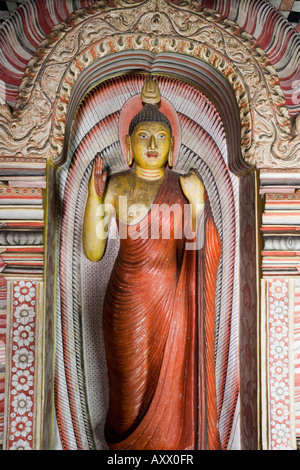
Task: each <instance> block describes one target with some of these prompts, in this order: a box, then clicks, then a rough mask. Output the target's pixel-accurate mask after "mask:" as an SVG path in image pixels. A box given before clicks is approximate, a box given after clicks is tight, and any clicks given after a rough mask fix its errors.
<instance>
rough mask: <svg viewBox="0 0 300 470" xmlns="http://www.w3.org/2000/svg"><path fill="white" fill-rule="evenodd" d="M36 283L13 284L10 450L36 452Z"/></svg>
mask: <svg viewBox="0 0 300 470" xmlns="http://www.w3.org/2000/svg"><path fill="white" fill-rule="evenodd" d="M35 305H36V282H34V281H24V280H19V281H13V308H14V310H13V323H12V358H11V361H12V362H11V390H10V396H11V399H10V423H9V442H10V446H9V449H12V450H18V449H22V450H27V449H32V442H33V427H34V420H33V407H34V373H35V316H36V312H35Z"/></svg>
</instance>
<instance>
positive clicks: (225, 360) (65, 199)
mask: <svg viewBox="0 0 300 470" xmlns="http://www.w3.org/2000/svg"><path fill="white" fill-rule="evenodd" d="M143 80H144V78H143V77H137V78H135V79H133V78H131V77H128V76H127V77H123V78H121V79H116V80H113V81H112V83H111V84H110V86H108V87H107V90H106V89H105V87H102V90H101V86H100V87H99V92H100V91H102V94H101V93H99V98H98V95H97V92H96V91H93V92H92V94H91V95H90V98H88V99H87V100H86V102H85V105H86V106H82V107H81V108H80V110H79V114H78V115H77V119H76V120H75V124H74V128H73V132H72V134H71V139H70V149H69V156H68V159H67V162H66V164H65V165H64V167H63V168H62V169H61V170H60V171H59V174H58V180H59V198H60V201H61V203H62V206H61V211H62V212H61V213H62V224H61V227H59V233H58V235H59V236H58V239H59V240H60V251H61V256H60V259H59V266H60V268H59V272H60V278H59V285H58V289H57V290H58V293H59V292H62V295H61V296H60V295H59V294H58V295H59V298H58V310H59V312H60V314H59V322H58V323H59V326H58V339H59V340H60V339H61V342H62V344H63V345H64V346H63V347H62V346H60V348H59V351H58V358H59V362H58V364H57V374H58V377H57V383H58V384H59V386H58V388H57V398H58V401H57V403H58V416H59V422H60V423H61V426H65V429H61V431H62V441H63V445H64V446H65V448H86V446H87V447H88V448H89V446H93V443H92V436H90V437H87V436H86V435H85V434H84V433H85V432H87V428H86V429H85V430H84V429H83V428H84V427H85V424H87V423H88V420H89V418H88V416H87V415H86V413H87V406H85V405H84V400H85V399H86V397H84V393H85V392H84V391H83V395H82V396H81V398H80V397H79V396H76V394H75V395H74V390H75V389H76V388H75V387H74V381H75V384H76V381H79V382H80V383H81V384H83V382H82V380H83V377H80V376H76V374H79V375H80V374H81V371H82V364H81V362H80V356H81V352H80V351H77V353H76V351H75V349H76V348H75V345H72V344H71V343H70V342H69V341H70V335H69V333H70V332H71V331H74V332H75V343H76V345H77V346H76V347H79V346H78V345H79V344H80V341H81V340H82V338H81V335H82V331H80V328H81V324H80V322H81V321H82V320H81V319H80V318H81V314H82V306H81V302H82V300H81V290H80V289H81V284H80V281H79V279H78V278H77V276H79V278H80V276H81V273H80V259H79V258H80V253H81V222H80V221H81V217H82V216H83V211H84V205H85V197H86V196H85V194H86V189H87V183H88V177H89V172H90V170H91V162H92V160H93V158H94V155H95V150H96V148H97V151H102V152H103V158H104V162H105V166H106V165H108V163H109V164H110V166H111V157H112V156H113V158H114V160H113V161H112V165H113V166H114V167H115V169H116V168H120V165H123V167H124V160H123V157H122V156H121V155H120V147H118V144H117V142H118V133H117V132H116V129H117V122H118V112H115V114H114V113H113V114H111V115H110V116H108V117H106V118H105V116H106V112H105V106H104V107H103V103H105V96H106V95H105V93H106V92H107V93H110V95H109V96H110V97H111V96H114V98H113V99H112V102H111V109H112V111H113V109H115V108H118V107H119V109H121V107H122V103H124V102H125V101H126V100H127V99H128V98H129V97H130V96H131V95H132V94H135V93H139V92H140V89H141V84H142V82H143ZM108 83H109V82H108ZM171 83H172V84H173V87H170V86H169V85H170V84H171ZM115 84H116V85H117V86H116V85H115ZM175 85H176V81H175V80H170V79H160V88H161V92H162V96H165V97H166V98H167V99H169V101H170V102H171V103H173V105H174V107H175V108H178V109H177V112H178V113H179V116H180V119H181V123H182V147H181V152H180V158H179V159H178V164H177V170H178V171H180V172H181V171H186V168H190V167H191V166H192V167H195V168H196V169H198V170H199V171H200V173H201V175H202V176H203V179H204V182H205V185H206V187H207V190H208V193H209V196H210V199H211V202H212V207H213V210H214V216H215V220H216V223H217V225H218V227H219V228H220V230H221V227H222V226H223V227H226V229H225V231H224V230H223V231H222V234H221V237H222V239H223V261H222V262H223V263H224V265H226V266H227V267H228V269H229V271H228V272H227V274H226V276H225V277H224V278H223V280H224V282H223V283H221V282H219V286H221V285H222V290H220V287H219V291H218V301H217V305H218V306H217V309H218V310H219V313H218V323H217V329H218V335H217V336H218V340H217V349H216V362H217V377H218V390H219V415H220V430H221V434H222V441H223V445H224V447H226V445H227V442H228V439H229V435H230V423H231V422H232V419H233V414H234V411H235V404H236V399H237V390H238V366H237V356H238V353H237V347H238V336H237V315H234V314H232V317H231V310H232V308H233V304H234V305H235V308H236V302H237V298H238V295H237V290H236V287H235V288H234V291H233V286H237V285H238V282H237V278H236V277H235V276H236V274H237V273H236V272H235V271H234V269H235V263H236V258H235V250H234V247H235V246H236V243H237V238H238V237H237V236H236V230H237V227H236V222H235V215H236V212H235V211H236V210H237V209H236V203H235V198H236V197H237V192H236V191H237V182H234V181H232V179H231V177H230V176H229V173H228V170H227V169H226V159H227V154H226V143H225V135H224V131H222V127H221V121H220V118H219V117H218V115H217V113H216V111H213V108H212V106H211V105H209V102H208V101H207V100H206V98H204V97H203V96H202V97H201V94H200V92H195V91H194V95H193V98H191V97H190V100H191V106H189V107H187V108H188V110H187V112H188V111H190V112H191V113H192V112H193V110H195V109H196V108H195V103H196V102H197V103H198V105H199V109H200V111H199V113H200V114H201V113H202V115H201V124H203V123H204V127H205V125H207V126H208V127H209V129H210V130H209V131H205V129H201V128H200V127H199V125H198V124H197V120H199V117H200V116H199V115H198V116H196V115H195V116H193V118H191V117H188V116H183V115H181V113H180V99H179V98H180V89H181V87H183V86H186V85H183V84H180V82H179V83H178V84H177V89H176V86H175ZM190 89H191V90H192V88H190ZM112 91H114V93H112ZM186 91H187V90H185V92H186ZM168 93H169V95H168ZM177 96H178V99H177ZM185 96H186V95H185ZM118 101H119V106H117V103H118ZM201 103H202V104H201ZM205 108H206V109H205ZM91 110H92V111H91ZM209 113H211V114H209ZM98 121H99V123H98V124H97V122H98ZM209 132H210V133H211V134H212V136H211V137H209ZM197 133H198V134H197ZM214 139H215V141H214ZM215 142H216V143H215ZM216 145H217V147H216ZM193 147H194V148H193ZM218 147H219V152H218ZM213 149H215V151H216V150H217V155H219V157H218V160H217V161H214V162H212V163H211V166H210V164H209V161H210V158H209V157H210V154H211V152H212V151H213ZM220 149H221V151H222V153H223V157H222V154H221V153H220ZM196 152H197V153H196ZM116 155H119V157H117V160H116V159H115V158H116V157H115V156H116ZM73 156H74V157H73ZM201 157H202V158H203V160H201V159H200V158H201ZM224 157H225V161H224ZM205 160H206V161H205ZM219 191H220V193H219ZM221 192H222V196H221ZM77 195H78V196H77ZM224 218H225V219H226V218H227V222H228V223H224V224H223V223H222V221H224ZM236 220H237V219H236ZM83 275H84V274H83ZM221 275H222V269H220V273H219V276H221ZM76 278H77V280H76V282H75V279H76ZM235 281H236V282H235ZM226 282H227V284H226ZM70 289H71V290H70ZM221 298H222V302H221ZM83 316H84V312H83ZM59 342H60V341H59ZM229 344H230V349H229ZM74 351H75V355H74ZM69 354H70V356H69V357H68V355H69ZM224 371H227V376H226V373H225V376H224ZM84 408H86V409H84ZM81 417H82V418H81ZM89 442H90V443H89Z"/></svg>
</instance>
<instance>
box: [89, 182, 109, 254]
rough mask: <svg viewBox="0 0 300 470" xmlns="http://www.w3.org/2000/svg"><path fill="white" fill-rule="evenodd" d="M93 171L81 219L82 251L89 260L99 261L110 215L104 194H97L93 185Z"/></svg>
mask: <svg viewBox="0 0 300 470" xmlns="http://www.w3.org/2000/svg"><path fill="white" fill-rule="evenodd" d="M93 179H94V173H93V174H92V177H91V181H90V184H89V194H88V199H87V203H86V207H85V214H84V221H83V238H82V242H83V251H84V254H85V256H86V257H87V258H88V259H89V260H90V261H99V260H100V259H101V258H102V256H103V254H104V251H105V247H106V240H107V230H108V222H109V218H110V216H111V211H110V209H109V206H108V205H106V204H105V201H104V196H98V195H97V193H96V190H95V187H94V181H93Z"/></svg>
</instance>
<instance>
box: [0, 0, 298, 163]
mask: <svg viewBox="0 0 300 470" xmlns="http://www.w3.org/2000/svg"><path fill="white" fill-rule="evenodd" d="M112 4H113V6H112V7H111V6H110V3H107V2H103V1H100V2H97V3H95V4H93V5H92V6H90V7H89V8H87V9H82V10H78V11H76V12H75V13H74V14H73V15H71V16H70V17H69V18H68V20H67V21H64V22H62V23H61V24H59V25H57V26H55V27H54V28H53V30H52V32H51V34H50V35H49V37H48V38H47V39H45V40H43V41H42V43H41V44H40V45H39V47H38V48H37V50H36V53H35V55H34V56H33V57H32V58H31V60H30V61H29V63H28V65H27V69H26V72H25V74H24V78H23V81H22V83H21V86H20V90H19V98H18V101H17V103H16V106H15V109H14V111H13V113H12V114H10V112H9V109H8V107H7V106H5V105H2V107H1V115H0V125H1V127H0V141H1V142H2V146H1V149H0V156H3V157H8V156H10V157H11V156H17V157H22V156H23V157H27V156H28V157H32V156H35V157H36V156H40V157H43V158H51V159H52V160H53V161H54V162H56V163H60V162H61V158H62V154H63V144H64V136H65V131H66V126H65V123H66V119H67V114H68V105H69V101H70V98H71V94H72V90H73V89H74V85H75V84H76V83H78V81H80V77H81V76H82V73H83V72H84V71H85V70H87V69H88V68H89V67H92V66H93V65H97V64H99V63H100V62H99V61H101V60H102V61H103V60H104V59H105V60H110V58H111V57H112V56H113V55H114V54H120V53H124V52H125V51H127V52H130V53H131V55H132V57H133V58H134V56H135V51H141V50H143V51H147V52H148V53H150V54H151V56H152V57H153V61H154V60H155V57H156V56H157V55H158V54H167V53H172V54H178V55H180V57H182V56H188V57H192V58H193V59H194V60H198V61H202V62H204V63H205V64H207V65H208V66H209V67H210V68H211V70H212V71H213V73H218V74H221V75H222V76H223V77H224V78H225V79H226V80H227V82H228V83H229V84H230V87H231V89H232V91H233V93H234V95H235V98H236V102H237V105H238V108H239V113H240V121H241V150H242V157H243V158H244V160H245V161H246V163H247V164H249V165H256V166H257V167H284V166H287V165H288V166H289V167H297V166H299V158H300V155H299V149H300V136H299V134H298V133H297V127H295V130H294V131H293V130H292V127H291V118H290V115H289V112H288V109H287V106H286V102H285V96H284V93H283V91H282V88H281V86H280V82H279V78H278V75H277V73H276V70H275V69H274V67H273V66H272V65H271V62H270V61H269V59H268V57H267V55H266V53H265V52H264V51H263V49H262V48H261V47H260V46H259V45H258V44H257V42H256V41H255V40H254V39H253V37H252V36H251V35H250V34H249V33H247V32H245V31H244V30H242V29H241V28H240V27H239V26H238V25H237V24H236V23H234V22H233V21H231V20H229V19H227V18H223V17H222V16H221V15H220V14H218V13H216V12H215V11H213V10H209V9H199V5H198V3H197V2H196V1H191V2H183V1H180V2H177V1H176V2H170V1H165V0H162V1H160V2H157V1H155V0H147V1H144V2H134V1H130V2H129V1H125V0H118V1H115V2H113V3H112ZM133 8H134V15H133V14H132V12H133ZM78 104H79V103H77V105H78Z"/></svg>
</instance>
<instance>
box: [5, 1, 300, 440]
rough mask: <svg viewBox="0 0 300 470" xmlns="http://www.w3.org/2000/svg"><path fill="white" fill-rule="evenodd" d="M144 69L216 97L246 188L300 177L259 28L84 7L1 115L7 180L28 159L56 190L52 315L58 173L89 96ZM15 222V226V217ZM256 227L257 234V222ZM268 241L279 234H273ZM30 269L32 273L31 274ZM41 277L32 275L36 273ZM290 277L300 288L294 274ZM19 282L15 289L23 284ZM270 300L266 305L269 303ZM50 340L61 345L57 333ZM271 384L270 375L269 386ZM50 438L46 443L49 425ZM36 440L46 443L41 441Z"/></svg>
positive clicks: (180, 12) (182, 10)
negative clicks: (12, 105) (55, 181)
mask: <svg viewBox="0 0 300 470" xmlns="http://www.w3.org/2000/svg"><path fill="white" fill-rule="evenodd" d="M133 11H134V14H132V13H133ZM134 71H137V72H140V71H142V72H146V73H149V72H151V73H154V74H158V75H167V76H174V77H176V78H177V79H182V80H184V81H186V82H188V83H190V84H191V85H192V86H194V87H195V88H200V89H201V90H202V92H203V93H204V94H205V95H206V96H207V97H208V98H209V99H210V100H211V101H212V103H214V104H215V106H216V108H217V110H218V112H219V113H220V116H221V118H222V121H223V124H224V128H225V132H226V136H227V148H228V165H229V168H230V170H231V171H233V173H235V174H236V175H238V176H240V177H241V188H246V187H247V186H249V179H250V180H251V184H253V175H254V173H251V170H256V169H261V170H262V171H261V175H262V178H261V180H260V184H261V187H262V189H261V191H264V192H267V189H266V188H267V187H268V186H273V189H274V186H275V187H276V188H277V190H278V186H281V187H282V186H285V183H284V184H280V183H279V182H280V179H279V178H278V175H279V174H280V173H278V172H280V171H281V170H282V171H284V172H286V170H287V168H288V169H289V171H290V170H292V173H291V175H292V178H294V180H296V185H297V171H298V167H299V157H300V155H299V149H300V136H299V133H298V130H297V125H298V124H297V122H298V121H297V119H295V126H294V127H293V126H292V124H293V121H294V120H293V119H292V117H291V115H290V113H289V109H288V107H287V105H286V102H285V94H284V92H283V90H282V88H281V86H280V79H279V76H278V74H277V72H276V70H275V68H274V66H273V65H272V64H271V61H270V59H269V57H268V55H267V54H266V52H265V51H264V50H263V49H262V48H261V47H260V45H259V44H258V43H257V42H256V40H255V39H254V38H253V37H252V36H251V35H250V34H249V33H247V32H246V31H245V30H243V29H242V28H240V27H239V26H238V25H237V24H236V23H234V22H233V21H232V20H229V19H228V18H224V17H222V16H221V15H220V14H219V13H217V12H216V11H214V10H210V9H207V8H200V7H199V5H198V3H197V2H193V1H192V2H189V3H188V4H187V3H185V2H176V1H174V2H170V1H164V0H163V1H159V2H157V1H155V0H146V1H143V2H137V3H131V2H129V3H126V2H123V1H121V0H120V1H118V2H112V3H110V2H101V1H100V2H96V3H94V4H93V5H90V7H88V8H86V9H83V10H78V11H77V12H75V13H74V14H72V15H71V16H70V17H69V18H68V19H67V20H66V21H64V22H62V23H60V24H59V25H57V26H55V27H54V28H53V30H52V32H51V34H50V35H49V37H48V38H46V39H44V41H43V42H42V43H41V44H40V45H39V47H38V48H37V50H36V53H35V55H34V56H33V57H32V59H31V60H30V61H29V63H28V65H27V68H26V71H25V74H24V77H23V80H22V83H21V85H20V91H19V97H18V100H17V102H16V106H15V108H14V111H13V112H11V111H10V109H9V107H8V106H6V105H5V104H4V105H2V106H1V114H0V141H1V148H0V158H1V167H2V170H1V172H2V173H1V174H2V175H3V179H4V181H10V186H16V185H18V184H20V183H18V182H17V183H16V182H15V183H11V181H13V179H12V178H11V172H12V171H14V170H15V168H18V171H19V172H20V175H25V176H22V179H21V181H22V182H23V180H24V178H25V180H24V181H26V182H27V183H26V184H27V185H28V184H30V185H31V186H32V187H35V186H34V184H36V181H37V180H38V179H39V178H40V180H41V182H40V183H39V184H40V185H41V186H42V187H45V189H46V191H47V193H46V194H47V196H46V206H47V207H49V209H48V210H47V211H46V215H47V217H46V226H47V227H48V229H47V231H46V239H47V237H48V241H47V243H45V246H44V247H45V250H46V257H45V258H44V259H45V265H44V269H45V271H46V267H48V271H47V273H48V274H47V278H44V279H43V278H42V277H39V276H40V275H39V274H38V273H37V272H36V273H34V276H37V278H36V279H37V282H38V283H41V285H42V283H43V282H44V284H45V285H46V286H47V289H46V293H44V296H43V301H44V302H45V303H44V304H43V303H42V302H41V303H40V304H39V308H40V310H41V312H43V313H42V315H45V308H46V309H48V319H49V318H51V315H53V306H52V303H51V300H50V301H49V300H47V296H46V294H48V296H49V299H51V290H52V289H53V286H52V281H51V279H53V278H52V276H51V266H50V264H51V262H52V261H51V260H52V257H53V256H54V246H53V243H52V241H53V234H52V233H51V231H52V230H53V221H52V218H53V217H54V213H51V211H50V207H52V210H54V206H52V204H53V202H52V194H53V187H52V186H51V185H52V183H51V178H53V177H54V173H55V169H57V168H60V167H62V165H63V164H64V163H65V162H66V159H67V155H68V144H69V138H70V133H71V128H72V122H73V119H74V116H75V113H76V110H77V109H78V106H79V105H80V103H81V102H82V100H83V98H84V97H85V96H86V95H87V94H88V92H89V91H90V90H91V89H92V88H93V87H94V86H96V85H98V84H99V83H101V82H104V81H106V80H108V79H109V78H110V77H113V76H119V75H121V74H126V73H129V72H134ZM46 167H47V184H46V183H45V179H44V175H45V169H46ZM26 174H27V175H28V178H27V179H26ZM243 175H246V176H245V178H244V177H243ZM249 175H250V176H249ZM285 175H286V173H285ZM290 180H291V177H290ZM285 181H286V179H285ZM258 184H259V182H258ZM290 186H295V183H294V184H293V182H292V183H290ZM273 189H272V191H270V193H272V192H273ZM278 191H279V190H278ZM279 192H280V191H279ZM253 194H254V193H253V191H252V196H253ZM256 211H258V207H256ZM257 213H258V212H257ZM267 216H268V214H267ZM266 218H267V217H265V219H266ZM253 219H254V218H253ZM284 225H286V224H284ZM24 227H26V224H24ZM10 229H11V230H13V229H14V226H13V224H12V226H11V228H10ZM265 233H266V231H265ZM252 235H253V236H255V230H254V232H253V234H252ZM267 235H269V232H268V233H267ZM268 240H269V241H270V243H271V238H270V236H269V239H268ZM259 268H260V266H257V269H259ZM4 272H5V271H4ZM267 274H268V272H267ZM24 276H25V277H26V275H25V274H24V273H22V275H21V278H24ZM17 278H18V276H17ZM8 279H10V278H9V277H8ZM11 279H13V278H11ZM293 279H294V278H293ZM31 281H32V279H31V277H30V280H28V282H31ZM9 282H15V283H16V284H15V286H16V288H17V287H19V284H18V283H19V282H21V281H20V279H17V280H16V279H14V281H10V280H9ZM34 282H36V281H34ZM267 284H268V285H270V289H271V286H272V283H271V280H269V279H268V280H267V279H266V280H263V289H262V290H263V292H264V289H265V288H266V286H267ZM290 284H291V283H290ZM290 284H289V288H290V289H292V287H291V285H292V284H293V285H294V284H295V283H294V280H293V283H292V284H291V285H290ZM41 288H42V287H39V289H41ZM11 289H12V292H13V289H14V284H12V287H11ZM290 301H291V298H290ZM268 305H269V304H268ZM270 305H271V304H270ZM263 308H264V312H265V311H266V310H265V309H266V308H267V307H265V306H264V307H263ZM290 308H291V307H290ZM14 312H15V310H14ZM51 312H52V313H51ZM36 314H37V312H36ZM262 318H264V314H263V315H262ZM42 323H43V322H42ZM42 323H41V325H42ZM41 328H42V326H41ZM262 329H263V325H262ZM49 331H51V328H50V327H49V328H48V327H47V328H46V329H45V331H44V333H43V334H46V333H47V332H48V333H49ZM48 341H49V344H51V342H52V338H51V336H50V337H49V338H48ZM253 347H254V348H255V345H253ZM264 353H265V354H268V353H267V352H265V351H264ZM50 374H51V372H50ZM50 382H51V381H50ZM255 388H256V387H255ZM267 389H268V384H267V383H266V384H265V388H264V391H266V390H267ZM268 390H269V389H268ZM49 393H50V394H51V390H50V392H49ZM266 393H267V392H266ZM268 393H269V392H268ZM50 396H51V395H49V397H50ZM49 406H50V405H49ZM41 413H43V412H41ZM264 422H265V421H264ZM8 425H9V419H8ZM49 426H50V424H49ZM266 434H268V433H266ZM44 439H45V442H46V441H47V436H46V437H45V434H44ZM291 442H294V441H293V439H291ZM36 445H37V446H39V445H40V443H39V442H38V441H36ZM292 445H294V444H292ZM266 446H267V447H268V446H269V447H271V444H270V443H269V442H268V443H267V444H266Z"/></svg>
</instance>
